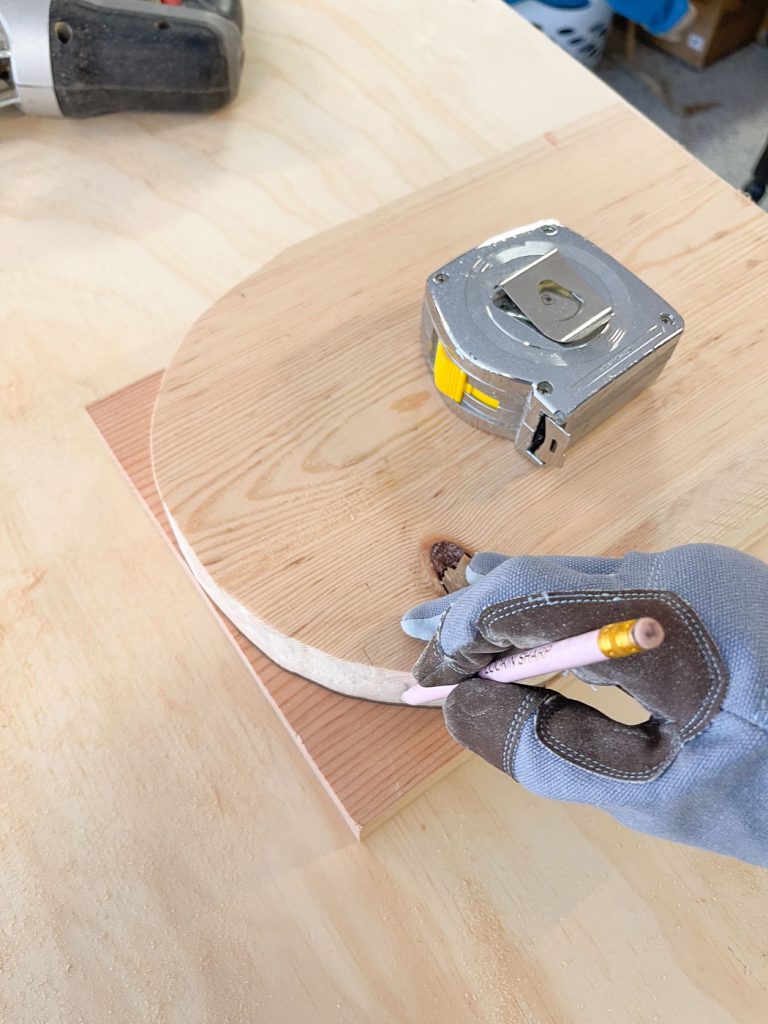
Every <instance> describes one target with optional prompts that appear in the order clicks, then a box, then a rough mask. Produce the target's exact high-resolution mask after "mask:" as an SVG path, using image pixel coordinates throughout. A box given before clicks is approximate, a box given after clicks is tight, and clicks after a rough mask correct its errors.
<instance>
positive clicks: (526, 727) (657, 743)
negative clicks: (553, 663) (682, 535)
mask: <svg viewBox="0 0 768 1024" xmlns="http://www.w3.org/2000/svg"><path fill="white" fill-rule="evenodd" d="M467 578H468V580H469V581H470V584H471V585H470V586H468V587H466V588H465V589H464V590H460V591H458V592H457V593H455V594H451V595H449V596H448V597H444V598H441V599H439V600H436V601H430V602H428V603H427V604H423V605H419V606H417V607H416V608H413V609H412V610H411V611H410V612H408V613H407V614H406V615H405V616H404V618H403V620H402V625H403V629H404V630H405V632H406V633H408V634H409V636H414V637H417V638H419V639H422V640H428V641H429V643H428V645H427V648H426V650H425V651H424V652H423V653H422V655H421V657H420V658H419V660H418V661H417V663H416V665H415V667H414V670H413V673H414V675H415V677H416V679H417V680H418V681H419V682H420V683H421V684H422V685H423V686H435V685H440V684H444V683H457V682H461V685H460V686H457V687H456V689H455V690H454V691H453V693H452V694H451V695H450V696H449V697H448V699H447V700H446V703H445V708H444V714H445V721H446V725H447V727H448V730H449V732H450V733H451V735H452V736H454V737H455V739H457V740H458V741H459V743H461V744H462V745H463V746H465V747H468V748H469V749H470V750H473V751H475V752H476V753H478V754H480V755H481V756H482V757H484V758H485V759H486V760H487V761H489V762H490V763H491V764H493V765H495V766H496V767H497V768H500V769H501V770H502V771H505V772H507V774H509V775H511V776H512V777H513V778H514V779H516V780H517V781H518V782H520V783H521V784H522V785H524V786H526V787H527V788H528V789H530V790H532V791H533V792H535V793H539V794H540V795H542V796H547V797H553V798H555V799H559V800H570V801H574V802H577V803H586V804H594V805H595V806H598V807H602V808H603V809H604V810H606V811H608V812H609V813H610V814H612V815H613V816H614V817H615V818H617V819H618V820H619V821H621V822H623V823H624V824H625V825H628V826H630V827H631V828H635V829H638V830H639V831H641V832H647V833H649V834H651V835H656V836H662V837H664V838H667V839H673V840H677V841H678V842H683V843H690V844H692V845H694V846H701V847H704V848H705V849H709V850H715V851H718V852H720V853H725V854H730V855H731V856H734V857H740V858H741V859H743V860H746V861H751V862H753V863H755V864H761V865H763V866H765V867H768V566H766V565H764V564H763V563H762V562H759V561H757V560H756V559H754V558H751V557H749V556H748V555H745V554H742V553H741V552H738V551H733V550H731V549H729V548H723V547H715V546H710V545H691V546H687V547H679V548H673V549H671V550H670V551H664V552H661V553H660V554H638V553H630V554H628V555H626V556H625V557H624V558H622V559H611V558H555V557H551V558H550V557H544V558H532V557H514V558H506V557H505V556H503V555H496V554H481V555H476V556H475V557H474V558H473V559H472V561H471V563H470V567H469V570H468V572H467ZM642 615H650V616H653V617H654V618H656V619H658V620H659V622H661V624H662V625H663V627H664V630H665V633H666V639H665V642H664V643H663V644H662V645H661V647H659V648H657V649H656V650H654V651H648V652H646V653H644V654H641V655H635V656H632V657H629V658H624V659H621V660H616V661H606V662H602V663H600V664H599V665H594V666H590V667H589V668H584V669H579V670H578V672H576V673H575V674H576V675H578V676H579V677H580V678H582V679H584V680H586V681H587V682H589V683H592V684H595V685H601V684H602V685H608V684H614V685H617V686H620V687H621V688H622V689H624V690H625V691H626V692H627V693H629V694H630V695H631V696H633V697H634V698H635V699H636V700H637V701H638V702H639V703H640V704H642V705H643V706H644V707H645V708H647V709H648V711H649V712H650V715H651V717H650V719H649V721H648V722H645V723H643V724H642V725H635V726H629V725H622V724H619V723H617V722H614V721H613V720H612V719H610V718H607V717H606V716H605V715H603V714H601V713H600V712H598V711H596V710H595V709H593V708H590V707H587V706H586V705H584V704H581V703H579V702H576V701H571V700H568V699H567V698H565V697H563V696H561V695H560V694H556V693H554V692H553V691H551V690H546V689H542V688H534V687H531V686H525V685H524V684H506V685H504V684H499V683H492V682H486V681H485V680H482V679H471V678H470V677H471V676H473V675H474V673H475V672H477V671H478V670H479V669H480V668H481V667H483V666H484V665H486V664H488V662H490V661H492V660H493V659H494V658H497V657H500V656H501V655H502V654H504V653H507V652H509V651H510V650H514V649H525V648H528V647H533V646H535V645H537V644H541V643H546V642H549V641H552V640H559V639H562V638H563V637H567V636H573V635H575V634H577V633H583V632H586V631H587V630H591V629H596V628H598V627H599V626H602V625H604V624H605V623H607V622H618V621H623V620H625V619H631V618H635V617H639V616H642ZM462 680H467V681H466V682H462Z"/></svg>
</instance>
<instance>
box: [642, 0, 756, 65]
mask: <svg viewBox="0 0 768 1024" xmlns="http://www.w3.org/2000/svg"><path fill="white" fill-rule="evenodd" d="M693 3H695V5H696V7H697V8H698V15H697V16H696V19H695V20H694V21H693V22H691V24H690V25H689V26H688V28H687V30H686V32H685V35H684V37H683V38H682V39H681V40H680V41H679V42H676V43H670V42H667V41H666V40H664V39H656V38H654V37H652V36H651V37H649V38H650V40H651V41H652V42H653V44H654V46H657V47H658V48H659V49H660V50H665V51H666V52H667V53H671V54H672V56H673V57H678V58H679V59H680V60H682V61H685V63H686V64H690V65H691V67H694V68H703V67H706V65H707V64H711V63H712V62H713V61H716V60H719V59H720V57H725V56H726V55H727V54H729V53H733V51H734V50H738V49H740V47H742V46H746V44H747V43H751V42H752V41H753V40H754V39H755V38H756V37H757V32H758V29H759V28H760V25H761V23H762V21H763V18H764V17H765V16H766V11H768V0H693Z"/></svg>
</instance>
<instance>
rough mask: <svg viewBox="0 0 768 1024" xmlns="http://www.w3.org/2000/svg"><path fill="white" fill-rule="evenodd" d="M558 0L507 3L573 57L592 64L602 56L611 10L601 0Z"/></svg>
mask: <svg viewBox="0 0 768 1024" xmlns="http://www.w3.org/2000/svg"><path fill="white" fill-rule="evenodd" d="M507 2H509V0H507ZM560 2H561V3H562V6H557V5H556V3H557V0H553V2H552V3H548V2H545V0H520V3H514V2H513V3H510V6H511V7H512V8H513V9H514V10H515V11H517V13H518V14H520V15H522V17H523V18H525V20H526V21H530V22H531V24H532V25H535V26H536V28H539V29H541V31H542V32H544V33H545V35H548V36H549V38H550V39H552V40H554V42H556V43H557V44H558V46H562V48H563V49H564V50H567V51H568V52H569V53H570V54H571V56H572V57H575V58H576V60H578V61H581V63H582V64H586V65H587V67H589V68H594V67H596V66H597V65H598V64H599V62H600V58H601V57H602V56H603V50H604V49H605V39H606V36H607V35H608V29H609V28H610V27H611V21H612V20H613V10H612V9H611V8H610V7H609V6H608V4H607V3H606V2H605V0H581V2H579V0H573V2H571V3H568V0H560Z"/></svg>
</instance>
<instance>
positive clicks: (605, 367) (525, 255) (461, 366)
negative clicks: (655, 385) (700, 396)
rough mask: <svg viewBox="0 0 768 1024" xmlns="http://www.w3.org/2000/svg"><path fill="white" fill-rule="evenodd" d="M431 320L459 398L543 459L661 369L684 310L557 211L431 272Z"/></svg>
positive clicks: (432, 336)
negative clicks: (673, 305) (568, 225)
mask: <svg viewBox="0 0 768 1024" xmlns="http://www.w3.org/2000/svg"><path fill="white" fill-rule="evenodd" d="M422 326H423V342H424V349H425V353H426V356H427V360H428V362H429V365H430V368H431V370H432V375H433V379H434V383H435V386H436V387H437V389H438V391H439V392H440V393H441V394H442V395H443V397H444V399H445V401H446V402H447V404H448V405H449V406H450V408H451V409H453V411H454V412H456V413H458V415H460V416H461V417H462V418H464V419H466V420H468V421H469V422H471V423H474V424H475V425H476V426H478V427H481V428H482V429H483V430H488V431H491V432H492V433H494V434H501V435H502V436H503V437H508V438H511V439H512V440H513V441H514V443H515V447H516V448H517V450H518V451H519V452H521V453H522V454H523V455H525V456H526V457H527V458H529V459H531V460H532V461H533V462H534V463H536V465H538V466H544V465H559V464H561V463H562V460H563V456H564V455H565V452H566V450H567V449H568V446H569V445H570V444H571V443H573V442H574V441H576V440H578V439H579V438H580V437H582V436H583V435H584V434H586V433H588V432H589V431H590V430H591V429H592V428H593V427H594V426H596V425H597V424H598V423H600V422H601V421H602V420H604V419H605V418H606V417H607V416H609V415H611V413H613V412H615V410H616V409H617V408H618V407H619V406H621V405H623V404H624V403H625V402H628V401H629V400H630V399H631V398H634V396H635V395H637V394H638V392H640V391H641V390H642V389H643V388H645V387H647V386H648V385H649V384H650V383H651V382H652V381H653V380H654V379H655V378H656V377H657V376H658V375H659V373H660V372H661V370H662V368H663V367H664V364H665V363H666V361H667V360H668V359H669V357H670V356H671V354H672V351H673V349H674V347H675V345H676V344H677V339H678V337H679V336H680V334H681V332H682V330H683V320H682V318H681V317H680V315H679V314H678V313H676V312H675V310H674V309H672V308H671V307H670V306H669V305H668V304H667V303H665V302H664V300H663V299H662V298H661V296H659V295H657V294H656V292H654V291H653V290H652V289H651V288H649V287H648V286H647V285H645V284H643V282H642V281H641V280H640V279H639V278H638V277H636V276H635V275H634V274H633V273H631V271H629V270H627V268H626V267H623V266H622V265H621V264H620V263H618V262H617V261H616V260H614V259H613V258H612V257H610V256H609V255H608V254H607V253H605V252H603V251H602V249H599V248H598V247H597V246H596V245H593V244H592V242H589V241H587V239H586V238H583V237H582V236H581V235H578V234H577V233H576V232H575V231H571V230H570V229H569V228H566V227H563V225H562V224H560V223H558V222H557V221H554V220H547V221H539V222H538V223H536V224H530V225H528V226H526V227H521V228H516V229H515V230H513V231H508V232H506V233H505V234H503V235H497V236H496V237H495V238H490V239H488V241H486V242H483V243H482V244H481V245H478V246H477V247H476V248H475V249H471V250H470V251H469V252H466V253H464V255H463V256H459V257H457V258H456V259H455V260H452V261H451V262H450V263H447V264H446V265H445V266H444V267H441V268H440V269H439V270H437V271H435V273H433V274H432V275H430V277H429V279H428V281H427V290H426V295H425V298H424V307H423V316H422Z"/></svg>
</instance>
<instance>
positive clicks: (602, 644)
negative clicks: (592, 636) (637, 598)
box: [597, 619, 643, 658]
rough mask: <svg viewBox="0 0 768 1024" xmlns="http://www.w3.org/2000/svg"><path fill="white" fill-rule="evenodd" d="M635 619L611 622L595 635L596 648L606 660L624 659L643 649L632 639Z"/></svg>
mask: <svg viewBox="0 0 768 1024" xmlns="http://www.w3.org/2000/svg"><path fill="white" fill-rule="evenodd" d="M637 621H638V620H637V619H628V620H627V621H626V622H611V623H609V624H608V625H607V626H603V628H602V629H601V630H600V632H599V633H598V634H597V646H598V647H599V648H600V652H601V653H602V654H604V655H605V656H606V658H626V657H627V656H628V655H630V654H639V653H640V652H641V651H642V650H643V648H642V647H640V645H639V644H638V643H637V641H636V640H635V637H634V632H633V631H634V628H635V624H636V623H637Z"/></svg>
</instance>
